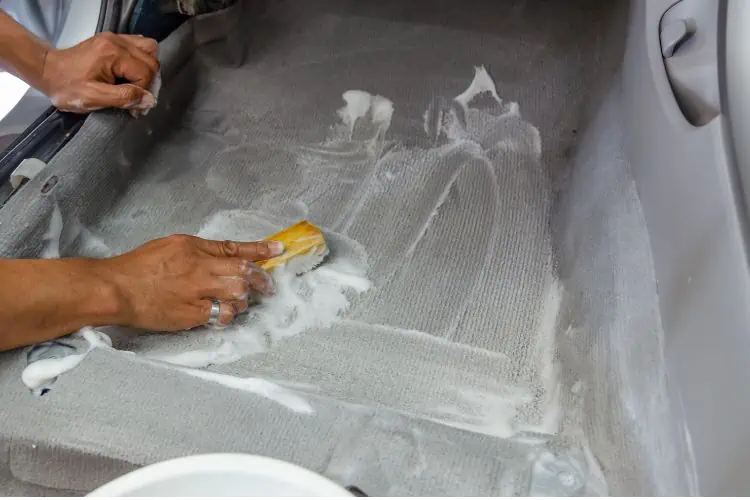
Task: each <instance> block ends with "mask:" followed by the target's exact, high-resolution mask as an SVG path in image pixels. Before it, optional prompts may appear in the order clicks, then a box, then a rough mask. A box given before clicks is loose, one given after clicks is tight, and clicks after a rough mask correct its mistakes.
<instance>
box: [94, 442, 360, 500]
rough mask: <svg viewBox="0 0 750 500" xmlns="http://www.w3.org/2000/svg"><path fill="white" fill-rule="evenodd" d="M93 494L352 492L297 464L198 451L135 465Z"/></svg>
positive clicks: (161, 495)
mask: <svg viewBox="0 0 750 500" xmlns="http://www.w3.org/2000/svg"><path fill="white" fill-rule="evenodd" d="M88 496H95V497H135V496H153V497H169V496H186V497H195V496H198V497H205V496H244V497H258V496H260V497H278V496H287V497H289V496H324V497H330V496H333V497H335V496H338V497H344V496H352V495H351V494H350V493H349V492H348V491H346V490H345V489H344V488H342V487H341V486H339V485H338V484H336V483H334V482H332V481H330V480H328V479H326V478H325V477H323V476H320V475H318V474H315V473H314V472H311V471H309V470H307V469H303V468H302V467H298V466H296V465H293V464H290V463H287V462H282V461H280V460H275V459H272V458H267V457H260V456H255V455H244V454H239V453H221V454H211V455H193V456H189V457H183V458H177V459H174V460H167V461H165V462H160V463H157V464H153V465H149V466H147V467H143V468H141V469H138V470H135V471H133V472H131V473H129V474H126V475H124V476H122V477H120V478H117V479H115V480H114V481H111V482H109V483H107V484H105V485H104V486H102V487H100V488H98V489H96V490H94V491H93V492H91V493H90V494H89V495H88Z"/></svg>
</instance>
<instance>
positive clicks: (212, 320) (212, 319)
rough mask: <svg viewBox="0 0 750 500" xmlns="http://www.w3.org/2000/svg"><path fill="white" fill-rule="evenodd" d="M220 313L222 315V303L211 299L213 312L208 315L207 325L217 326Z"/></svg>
mask: <svg viewBox="0 0 750 500" xmlns="http://www.w3.org/2000/svg"><path fill="white" fill-rule="evenodd" d="M219 313H221V302H219V301H218V300H216V299H211V312H209V313H208V321H207V322H206V324H207V325H216V324H218V323H219Z"/></svg>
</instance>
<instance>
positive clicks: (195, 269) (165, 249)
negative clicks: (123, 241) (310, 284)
mask: <svg viewBox="0 0 750 500" xmlns="http://www.w3.org/2000/svg"><path fill="white" fill-rule="evenodd" d="M282 252H283V245H282V244H281V243H278V242H254V243H239V242H232V241H223V242H222V241H211V240H204V239H201V238H197V237H195V236H186V235H174V236H168V237H166V238H161V239H158V240H154V241H150V242H148V243H146V244H144V245H142V246H140V247H138V248H136V249H135V250H133V251H131V252H129V253H126V254H123V255H121V256H118V257H114V258H111V259H107V260H105V261H102V264H103V265H105V266H106V271H105V272H104V273H102V275H103V276H105V279H108V280H111V282H112V283H113V284H114V285H115V289H116V290H118V295H119V297H120V303H121V306H122V307H121V310H122V311H121V314H120V316H121V317H120V320H119V321H118V323H119V324H122V325H127V326H134V327H138V328H143V329H148V330H158V331H176V330H184V329H188V328H193V327H196V326H199V325H204V324H206V323H207V321H208V318H209V313H210V311H211V305H212V302H211V299H217V300H219V301H221V312H220V314H219V325H221V326H226V325H229V324H230V323H231V322H232V320H233V319H234V317H235V316H236V315H237V314H239V313H241V312H244V311H245V310H247V307H248V295H249V294H251V293H253V292H257V293H261V294H263V295H270V294H272V293H273V290H274V288H273V280H272V278H271V277H270V276H269V275H268V273H266V272H265V271H264V270H263V269H261V268H260V267H258V266H257V265H255V264H254V262H257V261H261V260H266V259H269V258H271V257H275V256H277V255H279V254H281V253H282Z"/></svg>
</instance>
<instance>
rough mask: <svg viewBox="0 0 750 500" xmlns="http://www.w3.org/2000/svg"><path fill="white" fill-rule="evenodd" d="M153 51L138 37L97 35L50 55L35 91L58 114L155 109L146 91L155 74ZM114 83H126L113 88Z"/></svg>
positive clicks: (147, 40)
mask: <svg viewBox="0 0 750 500" xmlns="http://www.w3.org/2000/svg"><path fill="white" fill-rule="evenodd" d="M156 46H157V43H156V40H153V39H151V38H145V37H142V36H139V35H116V34H113V33H99V34H97V35H95V36H93V37H91V38H89V39H87V40H84V41H83V42H81V43H79V44H78V45H75V46H73V47H71V48H69V49H61V50H57V49H49V51H48V52H47V54H46V57H45V59H44V68H43V71H42V75H41V82H39V84H38V85H37V87H38V88H39V89H40V90H41V91H42V92H44V93H45V94H46V95H47V96H48V97H49V98H50V99H51V100H52V103H53V104H54V105H55V106H56V107H57V108H59V109H61V110H63V111H71V112H74V113H88V112H90V111H95V110H98V109H103V108H121V109H128V110H131V112H133V111H148V110H149V109H151V108H152V107H154V106H155V105H156V99H155V98H154V96H153V95H152V94H151V93H150V92H149V91H148V88H149V85H150V84H151V81H152V80H153V79H154V76H155V75H156V72H157V71H158V70H159V62H158V61H157V59H156ZM117 79H122V80H126V81H127V82H129V83H121V84H117V85H115V82H116V80H117Z"/></svg>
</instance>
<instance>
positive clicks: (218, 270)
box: [206, 257, 254, 277]
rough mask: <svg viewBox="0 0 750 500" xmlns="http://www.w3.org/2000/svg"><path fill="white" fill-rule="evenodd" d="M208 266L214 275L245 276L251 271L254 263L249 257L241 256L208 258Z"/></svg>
mask: <svg viewBox="0 0 750 500" xmlns="http://www.w3.org/2000/svg"><path fill="white" fill-rule="evenodd" d="M206 260H207V261H208V262H207V264H206V268H207V269H208V270H209V272H211V274H213V275H214V276H238V277H239V276H241V277H245V276H247V275H248V274H249V273H250V272H251V266H253V265H254V264H252V263H251V262H250V261H249V260H247V259H241V258H239V257H225V258H220V259H217V258H208V259H206Z"/></svg>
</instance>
